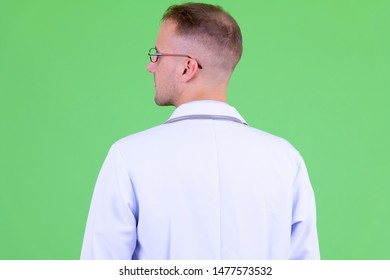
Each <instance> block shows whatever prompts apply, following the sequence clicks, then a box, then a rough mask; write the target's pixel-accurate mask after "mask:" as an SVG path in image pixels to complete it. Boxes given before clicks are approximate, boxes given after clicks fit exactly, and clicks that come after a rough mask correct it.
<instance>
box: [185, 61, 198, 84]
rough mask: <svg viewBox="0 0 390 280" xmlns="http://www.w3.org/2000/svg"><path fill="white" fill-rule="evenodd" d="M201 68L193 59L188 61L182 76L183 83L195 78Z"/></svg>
mask: <svg viewBox="0 0 390 280" xmlns="http://www.w3.org/2000/svg"><path fill="white" fill-rule="evenodd" d="M198 70H199V66H198V63H197V62H196V61H195V60H193V59H188V60H187V61H186V64H185V65H184V69H183V72H182V75H181V80H182V81H183V82H188V81H190V80H191V79H192V78H194V76H195V74H196V73H197V72H198Z"/></svg>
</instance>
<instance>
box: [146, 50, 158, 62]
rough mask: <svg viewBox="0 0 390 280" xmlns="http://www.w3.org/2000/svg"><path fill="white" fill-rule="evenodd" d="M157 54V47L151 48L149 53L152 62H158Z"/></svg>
mask: <svg viewBox="0 0 390 280" xmlns="http://www.w3.org/2000/svg"><path fill="white" fill-rule="evenodd" d="M156 54H157V50H156V48H151V49H150V50H149V53H148V55H149V58H150V61H151V62H157V59H158V55H156Z"/></svg>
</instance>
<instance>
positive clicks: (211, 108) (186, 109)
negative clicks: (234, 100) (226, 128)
mask: <svg viewBox="0 0 390 280" xmlns="http://www.w3.org/2000/svg"><path fill="white" fill-rule="evenodd" d="M188 115H217V116H228V117H233V118H236V119H239V120H240V121H241V122H242V123H245V124H246V121H245V120H244V118H243V117H242V116H241V115H240V113H238V111H237V110H236V109H235V108H234V107H232V106H230V105H229V104H227V103H225V102H220V101H215V100H197V101H191V102H188V103H185V104H182V105H180V106H179V107H177V108H176V110H175V111H174V112H173V113H172V115H171V116H170V117H169V119H168V121H169V120H171V119H174V118H179V117H184V116H188Z"/></svg>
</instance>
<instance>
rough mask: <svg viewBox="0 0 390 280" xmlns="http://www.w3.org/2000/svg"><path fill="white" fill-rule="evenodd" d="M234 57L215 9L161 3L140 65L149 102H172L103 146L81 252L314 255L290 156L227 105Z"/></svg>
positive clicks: (305, 184) (232, 33)
mask: <svg viewBox="0 0 390 280" xmlns="http://www.w3.org/2000/svg"><path fill="white" fill-rule="evenodd" d="M241 53H242V39H241V32H240V29H239V27H238V25H237V23H236V22H235V20H234V19H233V18H232V17H231V16H230V15H229V14H227V13H226V12H225V11H223V10H222V8H220V7H218V6H212V5H207V4H194V3H187V4H182V5H175V6H171V7H170V8H168V10H167V11H166V12H165V14H164V16H163V19H162V25H161V28H160V30H159V33H158V37H157V41H156V47H155V48H153V49H151V50H150V51H149V57H150V60H151V62H150V63H149V65H148V66H147V69H148V71H149V72H150V73H152V74H153V75H154V82H155V91H156V96H155V101H156V103H157V104H158V105H161V106H164V105H173V106H176V107H177V108H176V110H175V111H174V113H173V114H172V116H171V117H170V118H169V120H168V121H167V122H166V123H165V124H162V125H160V126H157V127H154V128H152V129H149V130H146V131H143V132H140V133H137V134H134V135H130V136H128V137H126V138H124V139H122V140H120V141H118V142H117V143H115V144H114V145H113V146H112V147H111V149H110V151H109V153H108V156H107V158H106V160H105V162H104V164H103V167H102V169H101V171H100V174H99V177H98V180H97V183H96V187H95V191H94V194H93V199H92V203H91V208H90V212H89V217H88V222H87V227H86V232H85V237H84V243H83V248H82V254H81V258H82V259H318V258H319V249H318V241H317V230H316V214H315V203H314V195H313V190H312V188H311V185H310V182H309V178H308V175H307V171H306V168H305V164H304V162H303V160H302V158H301V157H300V155H299V153H298V152H297V151H296V150H295V149H294V148H293V147H292V146H291V145H290V144H289V143H288V142H286V141H285V140H283V139H280V138H278V137H275V136H272V135H270V134H267V133H265V132H262V131H260V130H257V129H254V128H251V127H249V126H248V125H247V124H246V122H245V120H244V119H243V118H242V117H241V115H240V114H239V113H238V112H237V111H236V110H235V109H234V108H233V107H231V106H229V105H228V104H226V89H227V86H228V82H229V79H230V77H231V74H232V72H233V70H234V68H235V66H236V64H237V62H238V61H239V59H240V57H241Z"/></svg>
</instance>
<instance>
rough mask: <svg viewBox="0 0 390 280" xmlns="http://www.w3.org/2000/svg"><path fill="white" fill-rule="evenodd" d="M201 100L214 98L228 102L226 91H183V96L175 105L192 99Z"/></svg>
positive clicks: (177, 105)
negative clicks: (192, 92)
mask: <svg viewBox="0 0 390 280" xmlns="http://www.w3.org/2000/svg"><path fill="white" fill-rule="evenodd" d="M199 100H214V101H220V102H227V98H226V91H223V92H218V91H209V92H198V93H196V94H189V93H183V94H182V96H181V98H180V99H179V100H177V102H176V104H175V106H176V107H179V106H180V105H182V104H184V103H188V102H191V101H199Z"/></svg>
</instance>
